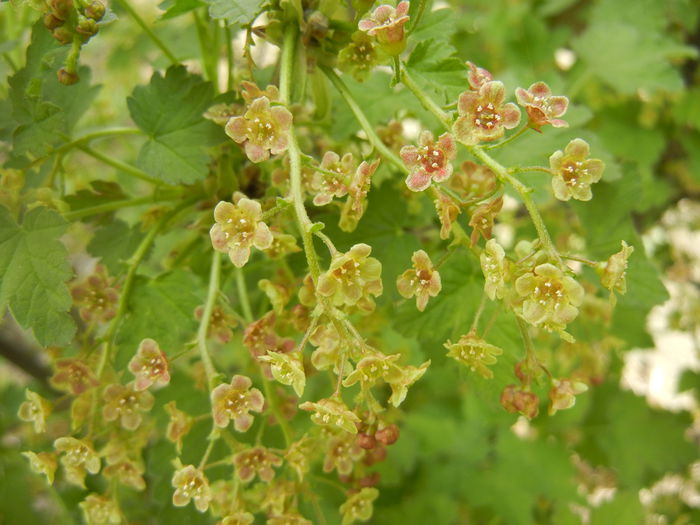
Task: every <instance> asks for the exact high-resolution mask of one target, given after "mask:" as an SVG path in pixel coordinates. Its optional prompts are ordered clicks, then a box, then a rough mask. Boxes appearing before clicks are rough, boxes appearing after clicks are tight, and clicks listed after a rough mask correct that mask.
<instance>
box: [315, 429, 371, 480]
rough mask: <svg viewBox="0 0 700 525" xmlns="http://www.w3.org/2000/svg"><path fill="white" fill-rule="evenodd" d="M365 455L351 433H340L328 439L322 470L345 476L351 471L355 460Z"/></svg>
mask: <svg viewBox="0 0 700 525" xmlns="http://www.w3.org/2000/svg"><path fill="white" fill-rule="evenodd" d="M364 455H365V451H364V450H362V448H361V447H360V445H358V444H357V439H355V436H354V435H352V434H346V433H342V434H340V435H338V436H335V437H333V438H331V439H330V440H328V445H327V448H326V457H325V458H324V460H323V471H324V472H332V471H333V470H334V469H335V470H337V471H338V474H340V475H343V476H346V475H348V474H350V473H351V472H352V469H353V467H354V466H355V462H356V461H358V460H359V459H361V458H362V457H363V456H364Z"/></svg>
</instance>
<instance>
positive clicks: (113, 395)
mask: <svg viewBox="0 0 700 525" xmlns="http://www.w3.org/2000/svg"><path fill="white" fill-rule="evenodd" d="M102 398H103V399H104V402H105V404H104V406H103V407H102V417H103V418H104V420H105V421H116V420H117V419H119V421H120V424H121V426H122V427H123V428H125V429H126V430H136V429H137V428H138V426H139V425H140V424H141V421H143V416H142V415H141V412H148V411H149V410H151V408H153V403H154V401H155V399H154V398H153V394H151V393H150V392H149V391H148V390H142V391H139V390H136V389H135V388H134V385H133V383H131V384H129V385H126V386H124V385H120V384H116V383H115V384H112V385H109V386H108V387H107V388H105V391H104V394H103V395H102Z"/></svg>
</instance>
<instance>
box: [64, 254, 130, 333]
mask: <svg viewBox="0 0 700 525" xmlns="http://www.w3.org/2000/svg"><path fill="white" fill-rule="evenodd" d="M112 281H113V279H112V278H111V277H109V275H107V270H106V268H105V267H104V266H102V265H101V264H98V265H97V266H96V267H95V272H94V273H93V274H92V275H89V276H88V277H86V278H85V279H82V280H81V281H78V282H77V283H75V284H73V285H72V287H71V295H72V297H73V303H75V305H76V306H77V307H78V313H79V314H80V318H81V319H82V320H83V321H85V322H86V323H91V322H98V323H106V322H107V321H109V320H110V319H112V318H113V317H114V316H115V315H116V314H117V303H118V302H119V293H118V292H117V290H116V288H114V287H113V285H112Z"/></svg>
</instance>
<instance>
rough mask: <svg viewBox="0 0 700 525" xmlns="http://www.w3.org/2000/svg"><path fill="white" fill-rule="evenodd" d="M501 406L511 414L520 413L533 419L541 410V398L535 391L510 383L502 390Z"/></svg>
mask: <svg viewBox="0 0 700 525" xmlns="http://www.w3.org/2000/svg"><path fill="white" fill-rule="evenodd" d="M501 406H502V407H503V408H505V409H506V410H507V411H508V412H510V413H511V414H515V413H520V414H522V415H523V416H525V417H526V418H528V419H533V418H535V417H537V414H538V413H539V411H540V398H539V397H537V394H535V393H534V392H530V391H527V390H521V389H519V388H518V387H517V386H515V385H508V386H507V387H505V388H504V389H503V392H501Z"/></svg>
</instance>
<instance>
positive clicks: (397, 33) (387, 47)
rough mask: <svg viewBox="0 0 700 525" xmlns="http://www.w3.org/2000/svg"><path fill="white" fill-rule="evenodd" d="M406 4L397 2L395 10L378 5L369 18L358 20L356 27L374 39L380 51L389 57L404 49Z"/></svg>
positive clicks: (406, 19)
mask: <svg viewBox="0 0 700 525" xmlns="http://www.w3.org/2000/svg"><path fill="white" fill-rule="evenodd" d="M408 8H409V4H408V2H399V5H397V6H396V8H393V7H392V6H390V5H386V4H383V5H380V6H379V7H377V8H376V9H375V10H374V12H373V13H372V14H371V15H370V17H369V18H363V19H362V20H360V23H359V24H358V27H359V28H360V31H365V32H366V33H367V34H368V35H370V36H373V37H376V39H377V42H379V45H381V46H382V49H384V51H386V52H387V54H389V55H391V56H397V55H400V54H401V52H402V51H403V50H404V49H406V34H405V30H404V26H405V25H406V22H408Z"/></svg>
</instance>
